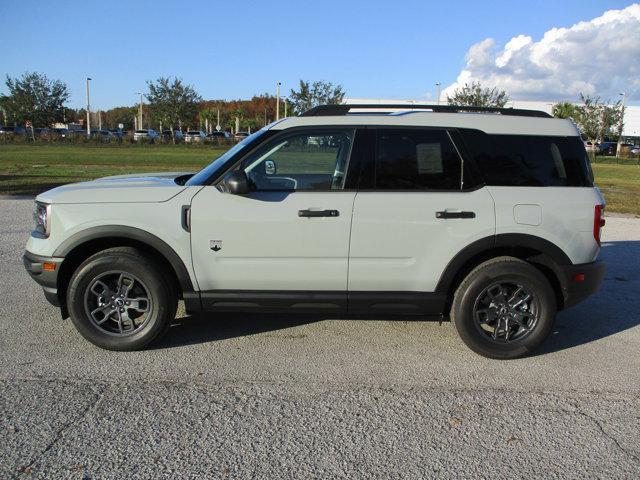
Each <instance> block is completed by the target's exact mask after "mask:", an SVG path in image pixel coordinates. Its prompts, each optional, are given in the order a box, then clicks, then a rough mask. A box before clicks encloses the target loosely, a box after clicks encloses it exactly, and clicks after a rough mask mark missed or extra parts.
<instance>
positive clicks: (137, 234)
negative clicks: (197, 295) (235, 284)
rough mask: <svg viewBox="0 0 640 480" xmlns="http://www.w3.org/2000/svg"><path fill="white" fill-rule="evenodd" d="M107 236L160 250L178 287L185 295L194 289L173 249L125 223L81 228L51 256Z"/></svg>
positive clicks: (58, 255) (59, 254)
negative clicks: (175, 278) (174, 276)
mask: <svg viewBox="0 0 640 480" xmlns="http://www.w3.org/2000/svg"><path fill="white" fill-rule="evenodd" d="M107 238H125V239H130V240H136V241H138V242H142V243H146V244H147V245H149V246H150V247H152V248H154V249H155V250H157V251H158V252H160V253H161V254H162V255H163V256H164V257H165V258H166V259H167V261H168V262H169V264H170V265H171V267H172V268H173V270H174V272H175V273H176V276H177V277H178V281H179V282H180V287H181V288H182V291H183V292H184V294H185V296H186V295H187V294H190V293H192V292H193V291H194V288H193V283H192V282H191V277H190V276H189V271H188V270H187V267H186V266H185V264H184V262H183V261H182V259H181V258H180V256H179V255H178V254H177V253H176V252H175V250H174V249H173V248H171V247H170V246H169V245H168V244H167V243H166V242H164V241H163V240H161V239H160V238H158V237H156V236H155V235H153V234H151V233H149V232H147V231H145V230H141V229H139V228H135V227H129V226H126V225H100V226H98V227H91V228H87V229H86V230H82V231H81V232H78V233H76V234H74V235H72V236H71V237H69V238H67V239H66V240H65V241H64V242H62V243H61V244H60V245H59V246H58V248H57V249H56V251H55V252H54V254H53V256H54V257H66V256H67V255H68V254H69V252H71V251H72V250H73V249H75V248H76V247H78V246H80V245H82V244H83V243H85V242H88V241H91V240H97V239H107Z"/></svg>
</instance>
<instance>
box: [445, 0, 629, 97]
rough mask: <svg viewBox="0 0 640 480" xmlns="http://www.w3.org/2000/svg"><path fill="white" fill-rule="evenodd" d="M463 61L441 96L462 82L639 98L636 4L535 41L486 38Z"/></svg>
mask: <svg viewBox="0 0 640 480" xmlns="http://www.w3.org/2000/svg"><path fill="white" fill-rule="evenodd" d="M465 59H466V66H465V68H464V69H463V70H462V71H461V72H460V74H459V75H458V78H457V79H456V82H455V83H453V84H452V85H450V86H448V87H447V88H446V89H445V90H443V98H446V95H447V94H451V93H452V92H453V90H454V89H456V88H459V87H460V86H462V85H464V84H465V83H467V82H471V81H479V82H481V83H483V84H484V85H487V86H495V87H498V88H501V89H504V90H506V91H507V93H508V94H509V96H510V97H511V98H512V99H514V100H570V101H577V99H578V95H579V94H580V93H581V92H582V93H585V94H589V95H596V96H600V97H602V98H603V99H605V100H607V99H612V100H616V99H617V98H618V93H620V92H626V93H627V95H628V97H627V98H628V99H629V100H631V101H634V100H636V101H637V100H640V4H638V3H636V4H633V5H630V6H629V7H627V8H624V9H622V10H609V11H607V12H605V13H604V14H603V15H602V16H600V17H597V18H594V19H592V20H589V21H585V22H579V23H576V24H575V25H573V26H571V27H568V28H552V29H551V30H549V31H547V32H546V33H545V34H544V35H543V37H542V38H541V39H540V40H539V41H534V39H533V38H531V37H530V36H528V35H518V36H516V37H513V38H512V39H511V40H509V41H508V42H507V43H506V44H505V45H504V46H503V47H500V46H498V45H496V42H495V40H493V39H492V38H487V39H485V40H482V41H481V42H478V43H476V44H474V45H472V46H471V48H469V51H468V52H467V55H466V57H465Z"/></svg>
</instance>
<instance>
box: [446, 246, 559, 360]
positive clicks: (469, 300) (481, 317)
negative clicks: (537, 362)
mask: <svg viewBox="0 0 640 480" xmlns="http://www.w3.org/2000/svg"><path fill="white" fill-rule="evenodd" d="M510 285H512V289H511V290H509V286H510ZM518 287H520V288H521V290H519V291H518ZM516 291H517V292H518V295H519V297H518V298H526V297H527V295H529V297H530V300H529V301H528V303H527V302H525V304H524V305H523V304H522V303H520V305H519V306H518V307H517V308H511V305H514V304H516V303H518V302H517V300H518V299H515V300H513V301H511V302H507V303H506V304H505V303H504V302H503V301H502V300H501V299H504V298H506V297H510V296H511V294H512V293H515V292H516ZM509 292H510V293H509ZM496 293H499V296H498V297H495V298H496V299H494V295H495V294H496ZM505 305H506V307H504V308H503V307H501V306H505ZM517 309H520V310H517ZM556 310H557V304H556V297H555V294H554V291H553V289H552V287H551V285H550V284H549V281H548V280H547V278H546V277H545V276H544V275H543V274H542V273H541V272H540V271H539V270H538V269H537V268H535V267H534V266H533V265H531V264H529V263H527V262H525V261H522V260H519V259H517V258H513V257H498V258H494V259H491V260H488V261H486V262H484V263H482V264H480V265H478V266H477V267H476V268H474V269H473V270H472V271H471V272H470V273H469V275H467V277H466V278H465V279H464V280H463V281H462V282H461V283H460V285H459V287H458V288H457V290H456V292H455V294H454V297H453V304H452V306H451V320H452V321H453V323H454V325H455V327H456V330H457V331H458V334H459V335H460V337H461V338H462V341H463V342H464V343H465V344H466V345H467V346H468V347H469V348H470V349H471V350H473V351H474V352H476V353H478V354H480V355H482V356H485V357H489V358H496V359H510V358H518V357H522V356H524V355H527V354H528V353H530V352H531V351H533V350H534V349H535V348H536V347H538V346H539V345H540V344H541V343H542V342H543V341H544V339H545V338H546V337H547V336H548V335H549V332H550V331H551V328H552V327H553V323H554V320H555V314H556ZM518 312H520V313H518ZM523 323H524V324H525V325H523ZM496 325H497V327H496ZM501 328H502V330H501ZM509 334H511V335H512V338H511V339H510V340H509V338H508V335H509ZM494 335H496V336H497V338H495V339H494ZM505 336H506V338H505Z"/></svg>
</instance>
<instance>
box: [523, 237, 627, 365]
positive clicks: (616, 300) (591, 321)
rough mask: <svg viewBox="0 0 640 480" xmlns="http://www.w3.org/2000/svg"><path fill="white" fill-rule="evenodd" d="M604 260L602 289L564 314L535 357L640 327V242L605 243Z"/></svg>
mask: <svg viewBox="0 0 640 480" xmlns="http://www.w3.org/2000/svg"><path fill="white" fill-rule="evenodd" d="M600 259H602V260H604V262H605V263H606V265H607V270H606V273H605V277H604V280H603V282H602V285H601V286H600V289H599V290H598V291H597V292H596V293H595V294H594V295H593V296H592V297H590V298H588V299H587V300H585V301H584V302H583V303H580V304H578V305H576V306H574V307H572V308H569V309H567V310H564V311H562V312H560V313H559V314H558V316H557V318H556V323H555V325H554V328H553V330H552V333H551V335H550V336H549V338H548V339H547V340H546V341H545V342H544V343H543V344H542V345H541V347H540V348H539V349H538V350H537V351H536V352H534V355H543V354H547V353H552V352H557V351H561V350H566V349H569V348H573V347H577V346H580V345H584V344H586V343H590V342H594V341H597V340H600V339H602V338H606V337H609V336H611V335H615V334H617V333H620V332H623V331H625V330H628V329H630V328H634V327H636V326H638V325H640V313H639V312H640V308H639V302H638V299H639V296H640V272H639V270H638V265H639V264H640V242H638V241H620V242H605V243H603V245H602V251H601V254H600Z"/></svg>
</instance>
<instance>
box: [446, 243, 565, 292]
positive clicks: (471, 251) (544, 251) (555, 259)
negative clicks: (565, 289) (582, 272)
mask: <svg viewBox="0 0 640 480" xmlns="http://www.w3.org/2000/svg"><path fill="white" fill-rule="evenodd" d="M505 247H517V248H522V247H524V248H529V249H531V250H536V251H538V252H540V254H539V255H536V256H534V257H532V260H533V261H534V263H541V264H543V265H545V266H547V267H549V268H551V269H552V270H553V271H554V273H555V274H556V275H557V276H558V280H559V281H560V282H561V283H562V282H563V280H564V278H563V276H562V275H560V274H559V273H560V272H559V270H560V267H561V266H566V265H573V262H572V261H571V259H570V258H569V257H568V256H567V254H566V253H565V252H564V251H563V250H562V249H561V248H560V247H558V246H557V245H555V244H553V243H552V242H550V241H549V240H545V239H544V238H541V237H537V236H535V235H529V234H526V233H501V234H498V235H492V236H490V237H484V238H481V239H479V240H476V241H475V242H473V243H471V244H469V245H467V246H466V247H465V248H463V249H462V250H460V251H459V252H458V253H457V254H456V256H455V257H453V258H452V259H451V260H450V261H449V263H448V264H447V266H446V267H445V269H444V271H443V272H442V275H441V276H440V280H439V281H438V285H437V286H436V292H437V293H442V294H449V293H450V289H451V287H452V286H453V282H454V280H455V278H456V276H457V274H458V272H460V270H461V269H462V268H463V267H464V266H465V265H466V264H467V263H468V262H469V261H470V260H471V259H472V258H473V257H475V256H477V255H480V254H482V253H483V252H486V251H489V250H492V249H494V248H505Z"/></svg>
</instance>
